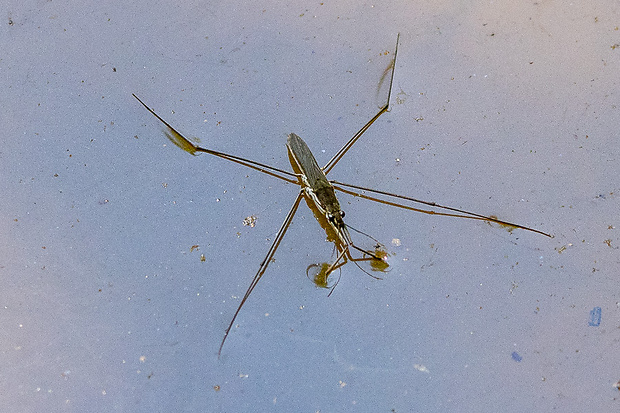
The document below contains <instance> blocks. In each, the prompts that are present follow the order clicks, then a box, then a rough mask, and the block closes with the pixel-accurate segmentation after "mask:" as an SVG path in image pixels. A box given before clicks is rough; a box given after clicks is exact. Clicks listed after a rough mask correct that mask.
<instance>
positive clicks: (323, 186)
mask: <svg viewBox="0 0 620 413" xmlns="http://www.w3.org/2000/svg"><path fill="white" fill-rule="evenodd" d="M397 52H398V39H397V41H396V48H395V50H394V58H393V59H392V63H391V65H390V66H391V67H388V69H387V70H386V72H385V74H384V77H385V75H386V74H387V72H388V70H389V69H390V68H391V69H392V71H391V74H390V78H389V79H390V83H389V92H388V98H387V102H386V104H385V106H383V107H382V108H381V109H380V110H379V112H378V113H377V114H376V115H375V116H373V118H372V119H370V121H368V122H367V123H366V125H364V126H363V127H362V128H361V129H360V130H359V131H358V132H357V133H356V134H355V135H354V136H353V137H352V138H351V139H349V141H348V142H347V143H346V144H345V145H344V146H343V147H342V148H341V149H340V150H339V151H338V152H337V153H336V154H335V155H334V156H333V157H332V159H331V160H330V161H329V162H328V163H327V164H326V165H325V166H324V167H323V168H321V167H319V165H318V163H317V161H316V159H315V158H314V155H312V152H311V151H310V149H309V148H308V145H307V144H306V143H305V142H304V141H303V140H302V139H301V138H300V137H299V136H297V135H296V134H294V133H291V134H289V136H288V139H287V142H286V147H287V150H288V154H289V159H290V161H291V166H292V167H293V171H294V173H291V172H288V171H285V170H282V169H278V168H274V167H272V166H269V165H266V164H263V163H260V162H256V161H252V160H249V159H245V158H241V157H238V156H235V155H230V154H227V153H224V152H219V151H215V150H212V149H207V148H203V147H200V146H197V145H195V144H193V143H192V142H190V141H189V140H188V139H186V138H185V137H184V136H183V135H181V134H180V133H179V132H177V131H176V130H175V129H174V128H173V127H172V126H170V125H169V124H168V123H167V122H166V121H165V120H164V119H162V118H161V117H160V116H159V115H157V113H155V112H154V111H153V110H152V109H151V108H150V107H148V106H147V105H146V104H145V103H144V102H143V101H142V100H140V98H138V97H137V96H136V95H135V94H134V95H133V96H134V97H135V98H136V99H137V100H138V101H139V102H140V103H141V104H142V105H143V106H144V107H145V108H146V109H147V110H148V111H149V112H151V113H152V114H153V115H154V116H155V117H156V118H157V119H159V120H160V121H161V122H162V123H163V124H164V125H165V126H166V130H165V132H164V133H165V134H166V136H167V137H168V139H170V141H171V142H173V143H174V144H175V145H177V146H178V147H180V148H181V149H183V150H184V151H186V152H188V153H190V154H192V155H196V154H198V153H208V154H210V155H214V156H217V157H219V158H223V159H226V160H228V161H231V162H235V163H239V164H241V165H244V166H247V167H249V168H252V169H255V170H258V171H260V172H263V173H265V174H268V175H271V176H274V177H276V178H278V179H281V180H283V181H286V182H289V183H295V184H299V185H300V186H301V189H300V191H299V193H298V195H297V198H296V199H295V202H294V203H293V205H292V207H291V209H290V210H289V212H288V214H287V215H286V218H285V219H284V222H283V223H282V226H281V227H280V229H279V230H278V233H277V234H276V237H275V239H274V240H273V242H272V244H271V246H270V248H269V251H268V252H267V255H266V256H265V258H264V259H263V261H262V262H261V264H260V267H259V269H258V271H257V273H256V274H255V275H254V278H253V279H252V282H251V283H250V286H249V287H248V289H247V290H246V292H245V294H244V296H243V298H242V299H241V302H240V303H239V306H238V307H237V310H236V311H235V313H234V314H233V317H232V319H231V321H230V323H229V325H228V327H227V328H226V331H225V333H224V337H223V339H222V342H221V344H220V347H219V350H218V356H219V355H221V353H222V348H223V346H224V343H225V342H226V339H227V338H228V334H229V333H230V330H231V329H232V326H233V325H234V323H235V320H236V319H237V315H238V314H239V312H240V311H241V308H242V307H243V305H244V304H245V302H246V301H247V299H248V297H249V296H250V294H251V293H252V291H253V290H254V288H255V287H256V285H257V284H258V282H259V281H260V279H261V277H262V276H263V274H264V273H265V271H266V270H267V267H268V266H269V263H270V262H271V260H272V258H273V256H274V254H275V252H276V250H277V249H278V246H279V245H280V242H281V241H282V239H283V238H284V235H285V233H286V231H287V229H288V227H289V226H290V224H291V222H292V220H293V217H294V215H295V212H296V211H297V208H298V207H299V203H300V201H301V199H302V198H305V199H306V201H307V202H308V204H309V205H311V206H314V207H316V209H317V210H318V211H319V216H318V217H317V218H320V217H324V218H325V220H326V222H327V224H328V226H327V228H326V230H330V231H331V232H333V233H334V234H335V236H334V237H332V238H333V241H334V244H335V246H336V249H337V251H338V255H337V258H336V260H335V261H334V262H333V263H332V264H331V265H329V266H327V267H324V268H323V269H322V270H321V273H322V274H323V275H324V276H327V275H329V273H331V272H332V271H333V270H334V269H336V268H339V267H340V266H342V265H344V264H345V263H346V262H348V261H352V262H355V263H357V262H358V261H369V260H370V261H374V262H377V261H379V262H382V261H383V260H384V257H385V253H382V251H380V250H376V251H367V250H364V249H362V248H359V247H357V246H356V245H355V244H354V243H353V241H352V239H351V235H350V234H349V231H348V227H347V225H346V224H345V223H344V219H343V218H344V215H345V214H344V212H343V211H342V209H341V207H340V203H339V202H338V198H337V197H336V193H335V190H339V191H342V192H345V193H348V194H352V195H354V196H359V197H362V198H365V199H369V200H372V201H376V202H380V203H383V204H387V205H391V206H395V207H398V208H404V209H408V210H412V211H417V212H423V213H427V214H435V215H444V216H452V217H459V218H469V219H474V220H482V221H488V222H495V223H498V224H500V225H503V226H507V227H509V228H511V229H514V228H520V229H523V230H527V231H531V232H535V233H538V234H541V235H545V236H548V237H551V235H549V234H547V233H545V232H542V231H540V230H537V229H533V228H529V227H526V226H523V225H519V224H514V223H510V222H507V221H502V220H499V219H497V218H496V217H493V216H486V215H482V214H477V213H474V212H468V211H465V210H462V209H458V208H453V207H449V206H445V205H440V204H437V203H435V202H428V201H423V200H420V199H416V198H412V197H408V196H404V195H397V194H392V193H389V192H384V191H378V190H375V189H370V188H365V187H362V186H357V185H351V184H345V183H343V182H338V181H334V180H331V181H330V180H328V179H327V176H326V175H327V174H328V173H329V172H330V171H331V169H332V168H333V167H334V166H335V165H336V163H337V162H338V161H339V160H340V159H342V157H343V156H344V155H345V153H346V152H347V151H348V150H349V149H350V148H351V147H352V146H353V144H355V142H356V141H357V140H358V139H359V138H360V137H361V136H362V135H363V134H364V132H366V130H367V129H368V128H369V127H370V126H371V125H372V124H373V123H374V122H375V121H376V120H377V119H378V118H379V117H380V116H381V115H382V114H384V113H385V112H387V111H388V109H389V104H390V96H391V91H392V83H393V80H394V70H395V65H396V56H397ZM384 77H383V78H382V80H381V82H383V80H384ZM360 190H361V191H364V192H365V194H362V193H359V192H355V191H360ZM368 193H372V194H374V195H375V196H381V197H384V198H392V199H395V200H398V201H408V202H412V203H418V204H423V205H427V206H430V207H433V208H438V209H444V210H448V211H451V212H450V213H442V212H436V211H429V210H422V209H418V208H414V207H411V206H408V205H405V204H402V203H399V202H397V201H395V200H394V201H387V200H385V199H381V198H376V197H374V196H370V195H368ZM350 248H353V249H355V250H358V251H359V252H361V253H362V257H361V258H353V257H352V256H351V252H350ZM358 266H359V265H358ZM360 268H361V267H360ZM375 278H376V277H375Z"/></svg>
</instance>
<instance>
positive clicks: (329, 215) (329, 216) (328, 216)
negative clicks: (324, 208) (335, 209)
mask: <svg viewBox="0 0 620 413" xmlns="http://www.w3.org/2000/svg"><path fill="white" fill-rule="evenodd" d="M327 220H328V221H329V222H332V223H333V222H334V216H333V215H332V214H327Z"/></svg>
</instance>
